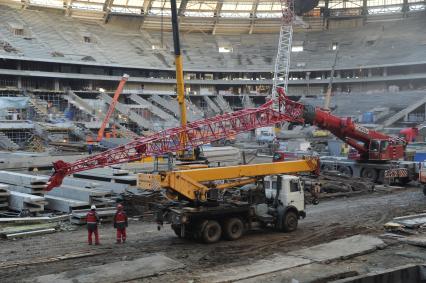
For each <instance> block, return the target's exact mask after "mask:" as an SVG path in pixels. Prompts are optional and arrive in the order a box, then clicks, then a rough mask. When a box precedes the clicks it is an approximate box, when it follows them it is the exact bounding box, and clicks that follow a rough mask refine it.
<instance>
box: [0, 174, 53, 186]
mask: <svg viewBox="0 0 426 283" xmlns="http://www.w3.org/2000/svg"><path fill="white" fill-rule="evenodd" d="M0 180H1V182H3V183H6V184H11V185H16V186H24V187H28V188H44V186H45V185H46V183H47V181H48V180H49V179H48V178H46V177H40V176H34V175H29V174H23V173H16V172H8V171H0Z"/></svg>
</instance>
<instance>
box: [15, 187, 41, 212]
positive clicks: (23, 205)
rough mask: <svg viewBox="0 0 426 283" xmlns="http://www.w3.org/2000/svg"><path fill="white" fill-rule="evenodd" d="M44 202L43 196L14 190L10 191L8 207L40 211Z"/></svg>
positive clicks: (18, 209) (17, 209)
mask: <svg viewBox="0 0 426 283" xmlns="http://www.w3.org/2000/svg"><path fill="white" fill-rule="evenodd" d="M45 204H46V200H45V199H44V197H41V196H35V195H30V194H24V193H19V192H14V191H11V192H10V198H9V207H10V209H12V210H16V211H22V210H23V209H28V210H29V211H30V212H42V211H44V205H45Z"/></svg>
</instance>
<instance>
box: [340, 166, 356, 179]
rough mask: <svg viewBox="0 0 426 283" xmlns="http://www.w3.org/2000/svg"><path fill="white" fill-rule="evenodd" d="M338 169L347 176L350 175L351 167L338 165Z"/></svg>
mask: <svg viewBox="0 0 426 283" xmlns="http://www.w3.org/2000/svg"><path fill="white" fill-rule="evenodd" d="M338 171H339V172H340V173H341V174H343V175H345V176H348V177H352V175H353V174H352V169H351V168H350V167H349V166H339V167H338Z"/></svg>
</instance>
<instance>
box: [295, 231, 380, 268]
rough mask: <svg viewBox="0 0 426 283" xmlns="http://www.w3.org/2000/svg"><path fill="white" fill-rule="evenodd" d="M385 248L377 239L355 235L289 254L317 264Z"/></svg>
mask: <svg viewBox="0 0 426 283" xmlns="http://www.w3.org/2000/svg"><path fill="white" fill-rule="evenodd" d="M384 246H385V243H384V242H383V241H382V240H381V239H379V238H377V237H373V236H367V235H355V236H352V237H349V238H344V239H339V240H335V241H332V242H329V243H325V244H321V245H316V246H313V247H309V248H306V249H302V250H297V251H292V252H290V253H289V254H290V255H293V256H297V257H301V258H305V259H309V260H312V261H315V262H324V261H331V260H336V259H342V258H343V259H344V258H350V257H355V256H358V255H361V254H366V253H369V252H372V251H375V250H376V249H378V248H381V247H384Z"/></svg>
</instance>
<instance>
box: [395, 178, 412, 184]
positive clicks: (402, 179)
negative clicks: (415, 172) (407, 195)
mask: <svg viewBox="0 0 426 283" xmlns="http://www.w3.org/2000/svg"><path fill="white" fill-rule="evenodd" d="M398 181H399V183H400V184H401V185H402V186H405V185H407V184H408V183H410V181H411V180H410V178H408V177H404V178H399V180H398Z"/></svg>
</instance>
